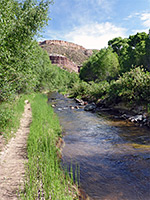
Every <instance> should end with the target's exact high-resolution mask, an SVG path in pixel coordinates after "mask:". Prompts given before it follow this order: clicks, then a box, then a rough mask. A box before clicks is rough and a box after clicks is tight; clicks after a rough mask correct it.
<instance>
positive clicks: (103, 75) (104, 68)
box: [80, 47, 119, 82]
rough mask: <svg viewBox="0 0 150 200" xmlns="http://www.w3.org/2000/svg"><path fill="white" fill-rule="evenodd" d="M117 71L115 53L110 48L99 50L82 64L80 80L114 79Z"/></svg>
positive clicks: (117, 65)
mask: <svg viewBox="0 0 150 200" xmlns="http://www.w3.org/2000/svg"><path fill="white" fill-rule="evenodd" d="M118 71H119V61H118V56H117V54H116V53H114V52H113V49H112V48H111V47H109V48H105V49H101V50H100V51H99V52H98V53H96V54H93V55H92V56H91V57H90V58H89V60H88V61H87V62H85V63H84V64H83V68H82V69H81V72H80V78H81V79H82V80H85V81H96V82H98V81H103V80H109V79H111V78H112V77H115V76H116V75H117V74H118Z"/></svg>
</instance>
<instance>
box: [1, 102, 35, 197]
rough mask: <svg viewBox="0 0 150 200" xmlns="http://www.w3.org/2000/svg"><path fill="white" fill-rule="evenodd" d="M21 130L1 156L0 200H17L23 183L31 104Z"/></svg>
mask: <svg viewBox="0 0 150 200" xmlns="http://www.w3.org/2000/svg"><path fill="white" fill-rule="evenodd" d="M25 103H26V104H25V109H24V113H23V116H22V118H21V121H20V128H19V129H18V131H17V132H16V134H15V137H14V138H12V139H11V140H10V142H9V143H8V144H7V145H6V147H5V148H4V149H3V150H2V152H1V154H0V199H1V200H8V199H9V200H11V199H13V200H15V199H17V197H18V194H17V193H18V191H19V190H20V189H21V184H22V183H23V176H24V174H25V169H24V164H25V162H26V161H27V156H26V140H27V136H28V133H29V126H30V123H31V119H32V113H31V106H30V103H29V102H28V101H27V100H26V101H25Z"/></svg>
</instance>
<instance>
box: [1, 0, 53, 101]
mask: <svg viewBox="0 0 150 200" xmlns="http://www.w3.org/2000/svg"><path fill="white" fill-rule="evenodd" d="M50 3H52V1H49V0H46V1H44V0H41V1H34V0H25V1H23V2H20V1H17V0H1V1H0V13H1V15H0V21H1V23H0V41H1V44H0V99H1V100H6V99H8V97H9V96H11V95H12V93H15V92H21V91H24V90H25V88H27V87H26V86H28V88H34V87H35V86H36V84H37V83H38V78H39V77H38V74H37V73H36V71H37V70H35V68H36V67H37V66H38V65H36V64H37V62H36V61H35V59H36V60H38V59H40V55H39V57H36V58H35V55H36V53H35V52H37V51H38V45H37V44H35V42H34V36H35V35H36V34H37V33H38V31H39V30H41V28H42V27H43V26H45V25H46V24H47V21H48V19H49V18H48V8H49V4H50ZM35 49H36V51H35Z"/></svg>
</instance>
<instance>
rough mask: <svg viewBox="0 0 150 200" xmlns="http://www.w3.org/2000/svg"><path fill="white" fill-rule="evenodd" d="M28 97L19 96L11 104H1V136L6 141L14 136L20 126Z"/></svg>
mask: <svg viewBox="0 0 150 200" xmlns="http://www.w3.org/2000/svg"><path fill="white" fill-rule="evenodd" d="M25 98H26V96H25V95H24V96H18V97H16V98H15V99H14V100H13V101H11V102H3V103H1V104H0V134H1V135H3V137H4V138H5V140H6V143H7V142H8V141H9V139H10V138H11V137H12V136H14V133H15V132H16V131H17V129H18V127H19V125H20V118H21V116H22V113H23V111H24V100H25Z"/></svg>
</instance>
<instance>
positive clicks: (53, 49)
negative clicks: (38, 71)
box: [39, 40, 93, 72]
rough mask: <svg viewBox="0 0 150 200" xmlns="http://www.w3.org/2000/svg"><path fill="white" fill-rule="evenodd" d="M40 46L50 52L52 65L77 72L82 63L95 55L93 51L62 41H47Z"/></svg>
mask: <svg viewBox="0 0 150 200" xmlns="http://www.w3.org/2000/svg"><path fill="white" fill-rule="evenodd" d="M39 45H40V46H41V47H42V48H43V49H45V50H46V51H47V52H48V54H49V56H50V60H51V62H52V64H57V65H58V66H60V67H61V68H65V69H68V70H69V71H75V72H79V69H80V66H82V63H83V62H84V61H86V60H87V59H88V57H89V56H91V55H92V53H93V50H91V49H85V48H84V47H82V46H80V45H77V44H74V43H72V42H67V41H62V40H45V41H43V42H40V43H39Z"/></svg>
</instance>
